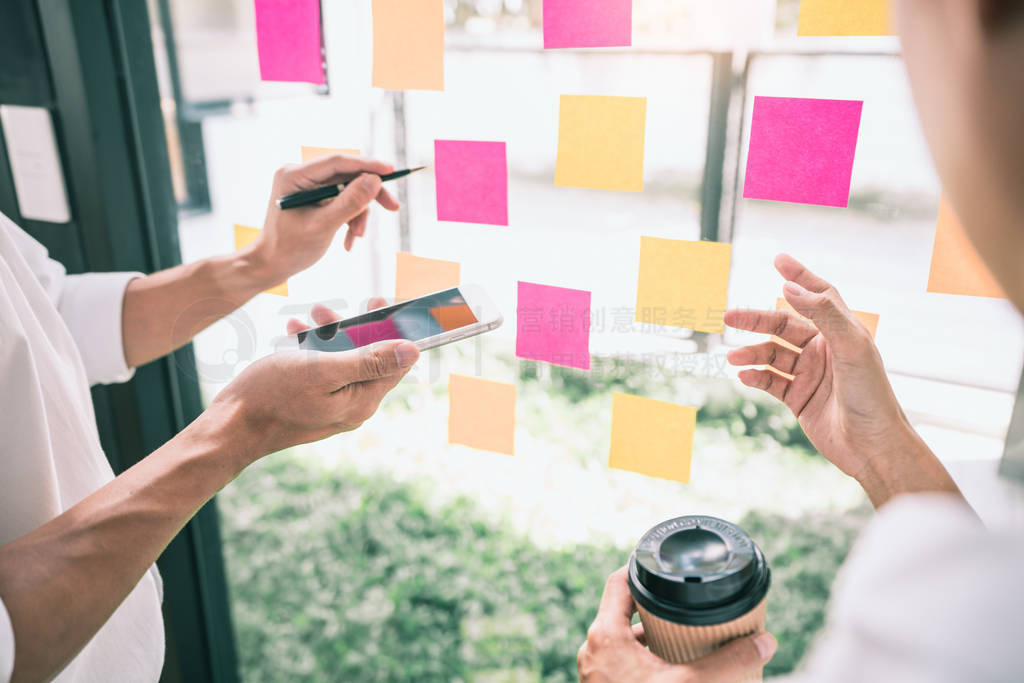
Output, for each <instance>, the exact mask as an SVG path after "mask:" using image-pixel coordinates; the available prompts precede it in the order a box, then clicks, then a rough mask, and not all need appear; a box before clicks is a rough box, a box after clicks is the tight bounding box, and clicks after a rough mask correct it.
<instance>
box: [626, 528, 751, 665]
mask: <svg viewBox="0 0 1024 683" xmlns="http://www.w3.org/2000/svg"><path fill="white" fill-rule="evenodd" d="M628 572H629V574H628V582H629V590H630V592H631V593H632V595H633V598H634V600H635V601H636V605H637V610H638V611H639V612H640V620H641V621H642V622H643V630H644V634H645V637H646V640H647V645H648V647H649V648H650V650H651V652H653V653H654V654H656V655H658V656H659V657H661V658H662V659H664V660H665V661H668V662H673V663H676V664H685V663H688V662H693V661H696V660H698V659H700V658H702V657H705V656H707V655H709V654H710V653H712V652H714V651H715V650H716V649H717V648H719V647H720V646H721V645H723V644H724V643H728V642H729V641H732V640H735V639H737V638H741V637H744V636H749V635H752V634H757V633H760V632H762V631H764V628H765V601H766V597H767V595H768V587H769V585H770V584H771V571H770V570H769V568H768V563H767V561H766V560H765V558H764V554H763V553H762V552H761V549H760V548H758V547H757V544H755V543H754V542H753V541H752V540H751V539H750V537H749V536H747V534H746V533H744V531H743V530H742V529H740V528H739V527H737V526H736V525H734V524H730V523H729V522H726V521H725V520H721V519H718V518H716V517H709V516H702V515H693V516H688V517H678V518H676V519H670V520H668V521H665V522H662V523H661V524H659V525H657V526H655V527H654V528H653V529H651V530H649V531H648V532H647V533H646V534H644V536H643V538H642V539H640V543H639V544H638V545H637V547H636V550H635V551H634V552H633V556H632V557H631V558H630V561H629V568H628ZM758 679H760V672H758V673H757V675H754V676H750V677H747V678H746V680H758Z"/></svg>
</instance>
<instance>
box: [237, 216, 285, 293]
mask: <svg viewBox="0 0 1024 683" xmlns="http://www.w3.org/2000/svg"><path fill="white" fill-rule="evenodd" d="M259 236H260V230H259V229H257V228H250V227H247V226H244V225H236V226H235V251H241V250H242V249H245V248H246V247H247V246H249V245H250V244H252V243H253V242H255V241H256V238H258V237H259ZM266 293H267V294H276V295H277V296H288V283H287V282H282V283H281V284H279V285H277V286H276V287H271V288H270V289H268V290H267V291H266Z"/></svg>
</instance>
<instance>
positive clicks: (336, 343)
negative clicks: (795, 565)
mask: <svg viewBox="0 0 1024 683" xmlns="http://www.w3.org/2000/svg"><path fill="white" fill-rule="evenodd" d="M476 322H477V318H476V316H475V315H474V314H473V311H472V310H471V309H470V307H469V305H468V304H467V303H466V300H465V299H464V298H463V296H462V293H461V292H460V291H459V290H458V288H455V289H449V290H446V291H444V292H438V293H437V294H431V295H429V296H425V297H421V298H419V299H412V300H410V301H406V302H403V303H400V304H397V305H395V306H389V307H387V308H380V309H377V310H376V311H370V312H369V313H364V314H363V315H360V316H358V317H355V318H349V319H348V320H340V321H338V322H336V323H331V324H329V325H324V326H323V327H318V328H316V329H313V330H306V331H305V332H299V334H298V335H297V336H298V338H299V348H300V349H310V350H313V351H349V350H351V349H357V348H359V347H361V346H367V345H369V344H373V343H375V342H379V341H387V340H389V339H408V340H409V341H413V342H415V341H420V340H421V339H426V338H428V337H433V336H436V335H439V334H441V333H442V332H449V331H451V330H456V329H458V328H460V327H466V326H467V325H473V324H475V323H476Z"/></svg>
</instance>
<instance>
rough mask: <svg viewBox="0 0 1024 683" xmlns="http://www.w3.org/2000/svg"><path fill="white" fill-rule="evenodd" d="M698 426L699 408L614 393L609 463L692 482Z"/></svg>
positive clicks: (652, 475) (651, 474)
mask: <svg viewBox="0 0 1024 683" xmlns="http://www.w3.org/2000/svg"><path fill="white" fill-rule="evenodd" d="M696 428H697V409H696V408H690V407H689V406H679V405H676V404H674V403H666V402H664V401H655V400H654V399H651V398H644V397H642V396H631V395H630V394H618V393H616V394H613V395H612V448H611V455H610V456H609V457H608V466H609V467H612V468H615V469H617V470H627V471H629V472H638V473H640V474H646V475H647V476H649V477H657V478H659V479H671V480H673V481H681V482H683V483H684V484H689V483H690V459H691V456H692V455H693V432H694V430H695V429H696Z"/></svg>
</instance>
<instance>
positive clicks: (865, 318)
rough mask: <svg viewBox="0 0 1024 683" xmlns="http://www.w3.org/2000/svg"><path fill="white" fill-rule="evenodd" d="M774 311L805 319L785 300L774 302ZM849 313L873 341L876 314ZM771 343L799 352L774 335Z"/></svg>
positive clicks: (780, 299) (876, 330)
mask: <svg viewBox="0 0 1024 683" xmlns="http://www.w3.org/2000/svg"><path fill="white" fill-rule="evenodd" d="M775 310H776V311H789V312H791V313H796V314H797V315H799V316H800V317H801V318H804V320H806V319H807V318H806V317H804V316H803V315H800V314H799V313H797V312H796V309H794V308H793V307H792V306H790V305H789V302H788V301H786V300H785V299H782V298H779V299H776V300H775ZM850 312H851V313H853V316H854V317H855V318H857V320H859V321H860V324H861V325H863V326H864V327H866V328H867V331H868V332H870V333H871V338H872V339H874V338H875V335H876V334H877V333H878V314H877V313H865V312H864V311H853V310H851V311H850ZM772 341H773V342H775V343H777V344H780V345H782V346H785V347H786V348H788V349H793V350H794V351H797V350H799V349H798V347H797V346H795V345H794V344H790V343H789V342H788V341H786V340H785V339H782V338H780V337H776V336H775V335H772Z"/></svg>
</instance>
